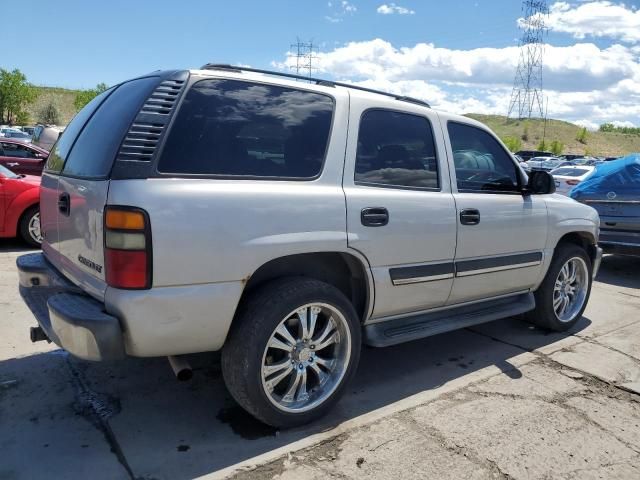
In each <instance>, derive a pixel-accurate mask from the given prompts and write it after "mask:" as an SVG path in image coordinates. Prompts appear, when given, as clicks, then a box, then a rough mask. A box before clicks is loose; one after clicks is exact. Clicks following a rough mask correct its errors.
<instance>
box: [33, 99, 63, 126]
mask: <svg viewBox="0 0 640 480" xmlns="http://www.w3.org/2000/svg"><path fill="white" fill-rule="evenodd" d="M38 122H40V123H44V124H45V125H57V124H59V123H60V110H58V107H57V106H56V104H55V103H54V102H53V100H51V101H49V103H48V104H46V105H45V106H44V107H42V109H41V110H40V112H38Z"/></svg>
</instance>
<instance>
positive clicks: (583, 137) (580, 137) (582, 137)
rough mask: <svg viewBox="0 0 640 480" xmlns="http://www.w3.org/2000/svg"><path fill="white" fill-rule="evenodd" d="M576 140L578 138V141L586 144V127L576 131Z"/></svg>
mask: <svg viewBox="0 0 640 480" xmlns="http://www.w3.org/2000/svg"><path fill="white" fill-rule="evenodd" d="M576 140H578V141H579V142H580V143H583V144H585V145H586V144H587V127H582V128H581V129H580V130H579V131H578V135H576Z"/></svg>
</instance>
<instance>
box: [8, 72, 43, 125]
mask: <svg viewBox="0 0 640 480" xmlns="http://www.w3.org/2000/svg"><path fill="white" fill-rule="evenodd" d="M37 95H38V94H37V92H36V90H35V89H34V88H33V86H32V85H31V84H30V83H28V82H27V77H26V76H25V75H24V73H22V72H21V71H20V70H18V69H17V68H16V69H15V70H13V71H11V72H9V71H8V70H4V69H3V68H0V119H1V120H2V121H3V122H6V123H8V124H10V125H13V124H15V123H16V122H17V121H18V117H20V119H24V118H25V115H26V112H25V107H26V106H27V105H28V104H30V103H32V102H33V101H34V100H35V99H36V97H37Z"/></svg>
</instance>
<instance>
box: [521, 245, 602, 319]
mask: <svg viewBox="0 0 640 480" xmlns="http://www.w3.org/2000/svg"><path fill="white" fill-rule="evenodd" d="M591 271H592V266H591V259H590V258H589V256H588V255H587V252H585V250H584V249H583V248H581V247H579V246H577V245H573V244H561V245H559V246H558V248H557V249H556V253H555V255H554V256H553V260H552V261H551V265H550V266H549V270H548V271H547V275H546V276H545V278H544V280H543V281H542V284H541V285H540V288H538V290H537V291H536V292H535V294H534V295H535V299H536V308H535V309H534V310H532V311H531V312H529V313H527V314H526V318H527V320H528V321H530V322H531V323H534V324H535V325H538V326H540V327H543V328H546V329H549V330H554V331H557V332H563V331H566V330H568V329H570V328H571V327H573V326H574V325H575V324H576V323H577V322H578V320H579V319H580V317H582V313H583V312H584V309H585V308H586V307H587V302H588V300H589V295H590V293H591Z"/></svg>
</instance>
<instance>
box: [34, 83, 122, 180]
mask: <svg viewBox="0 0 640 480" xmlns="http://www.w3.org/2000/svg"><path fill="white" fill-rule="evenodd" d="M112 92H113V89H110V90H107V91H106V92H103V93H101V94H100V95H98V96H97V97H95V98H94V99H93V100H91V101H90V102H89V103H87V104H86V105H85V106H84V108H83V109H82V110H80V111H79V112H78V113H77V114H76V116H75V117H73V120H71V122H70V123H69V125H67V128H65V130H64V132H63V133H62V135H60V137H59V138H58V141H57V142H56V143H55V145H54V146H53V148H51V153H50V154H49V158H48V159H47V163H46V165H45V167H44V169H45V171H47V172H50V173H60V171H61V170H62V167H63V165H64V162H65V160H66V159H67V155H69V151H70V150H71V146H72V145H73V142H74V141H75V139H76V137H77V136H78V133H80V130H82V127H84V125H85V123H87V120H89V117H91V115H93V112H95V111H96V108H98V105H100V104H101V103H102V102H103V100H104V99H105V98H107V97H108V96H109V95H110V94H111V93H112ZM43 131H44V127H41V126H37V127H36V133H35V135H34V140H36V141H37V140H39V139H40V135H41V134H42V132H43Z"/></svg>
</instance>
